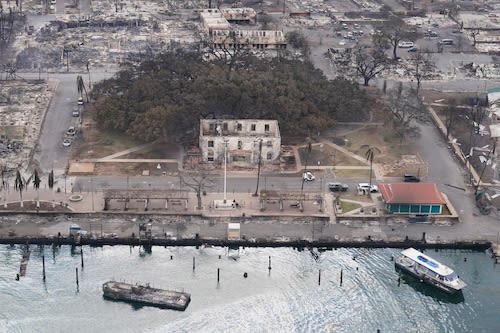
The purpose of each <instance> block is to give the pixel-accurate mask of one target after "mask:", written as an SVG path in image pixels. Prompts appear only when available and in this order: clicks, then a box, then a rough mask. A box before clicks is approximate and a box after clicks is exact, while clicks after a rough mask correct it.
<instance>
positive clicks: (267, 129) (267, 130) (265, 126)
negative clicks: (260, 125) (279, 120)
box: [264, 124, 269, 132]
mask: <svg viewBox="0 0 500 333" xmlns="http://www.w3.org/2000/svg"><path fill="white" fill-rule="evenodd" d="M264 131H266V132H269V124H265V125H264Z"/></svg>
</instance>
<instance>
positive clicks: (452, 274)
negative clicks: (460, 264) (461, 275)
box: [445, 272, 458, 281]
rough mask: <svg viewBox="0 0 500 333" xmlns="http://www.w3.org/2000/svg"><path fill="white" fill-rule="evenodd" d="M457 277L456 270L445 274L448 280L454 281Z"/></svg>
mask: <svg viewBox="0 0 500 333" xmlns="http://www.w3.org/2000/svg"><path fill="white" fill-rule="evenodd" d="M457 278H458V276H457V273H455V272H453V273H451V274H449V275H446V276H445V280H446V281H453V280H456V279H457Z"/></svg>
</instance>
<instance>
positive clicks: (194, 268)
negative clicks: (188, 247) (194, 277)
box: [193, 257, 196, 272]
mask: <svg viewBox="0 0 500 333" xmlns="http://www.w3.org/2000/svg"><path fill="white" fill-rule="evenodd" d="M195 267H196V265H195V258H194V257H193V272H194V269H195Z"/></svg>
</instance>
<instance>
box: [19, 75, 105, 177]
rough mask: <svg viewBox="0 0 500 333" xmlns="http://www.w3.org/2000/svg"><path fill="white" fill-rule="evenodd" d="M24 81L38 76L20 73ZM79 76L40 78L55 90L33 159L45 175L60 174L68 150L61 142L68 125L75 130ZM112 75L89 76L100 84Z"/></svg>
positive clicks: (67, 156)
mask: <svg viewBox="0 0 500 333" xmlns="http://www.w3.org/2000/svg"><path fill="white" fill-rule="evenodd" d="M20 75H21V76H22V77H23V78H26V79H30V78H32V79H38V78H39V75H40V73H20ZM77 75H79V74H78V73H49V74H48V75H47V73H45V74H42V78H45V79H46V78H47V76H48V77H49V80H51V82H52V83H53V84H54V85H55V86H56V87H57V88H56V90H55V91H54V95H53V98H52V101H51V103H50V105H49V109H48V110H47V113H46V115H45V121H44V123H43V127H42V130H41V133H40V138H39V145H38V148H39V149H38V150H37V152H36V153H35V155H34V160H35V161H37V162H39V165H40V168H41V170H42V172H43V173H48V172H50V170H51V169H52V168H53V169H54V171H55V173H56V174H59V173H63V172H64V170H65V168H66V165H67V161H68V158H69V156H70V151H71V148H67V147H63V145H62V140H63V137H64V135H65V133H66V131H67V129H68V127H69V126H75V127H77V126H78V125H79V118H77V117H73V116H72V114H71V112H72V111H73V108H74V107H77V99H78V97H79V95H78V91H77V88H76V77H77ZM112 75H113V73H109V72H95V73H92V76H93V80H96V81H100V80H102V79H104V78H109V77H111V76H112Z"/></svg>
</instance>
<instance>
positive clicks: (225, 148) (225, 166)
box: [224, 139, 228, 203]
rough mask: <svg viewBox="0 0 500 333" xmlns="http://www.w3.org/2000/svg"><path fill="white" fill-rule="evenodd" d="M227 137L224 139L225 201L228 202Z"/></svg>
mask: <svg viewBox="0 0 500 333" xmlns="http://www.w3.org/2000/svg"><path fill="white" fill-rule="evenodd" d="M227 141H228V140H227V139H224V203H226V200H227V197H226V189H227Z"/></svg>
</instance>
